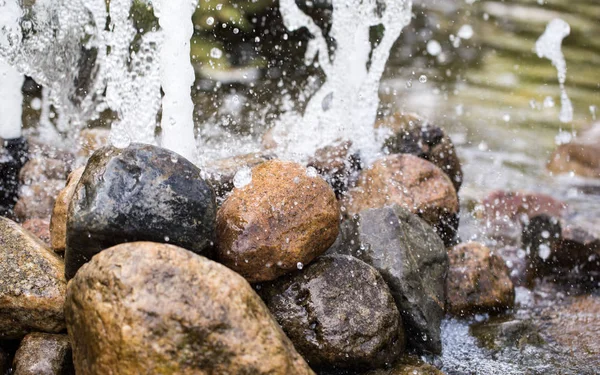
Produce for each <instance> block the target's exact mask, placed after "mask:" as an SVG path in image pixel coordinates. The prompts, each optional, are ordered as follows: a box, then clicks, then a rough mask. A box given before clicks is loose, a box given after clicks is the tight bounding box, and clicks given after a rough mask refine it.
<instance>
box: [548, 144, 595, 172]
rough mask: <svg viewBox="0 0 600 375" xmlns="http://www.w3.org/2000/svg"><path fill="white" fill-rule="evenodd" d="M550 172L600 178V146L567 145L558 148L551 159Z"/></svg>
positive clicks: (549, 163)
mask: <svg viewBox="0 0 600 375" xmlns="http://www.w3.org/2000/svg"><path fill="white" fill-rule="evenodd" d="M548 170H549V171H551V172H554V173H557V174H560V173H571V172H573V173H574V174H576V175H579V176H583V177H592V178H600V144H583V143H567V144H563V145H560V146H558V148H557V149H556V151H554V153H553V154H552V156H551V157H550V161H549V162H548Z"/></svg>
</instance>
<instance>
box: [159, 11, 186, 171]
mask: <svg viewBox="0 0 600 375" xmlns="http://www.w3.org/2000/svg"><path fill="white" fill-rule="evenodd" d="M153 4H154V12H155V15H156V16H157V17H158V22H159V24H160V26H161V28H162V31H163V38H164V40H163V43H162V45H161V50H160V62H161V83H162V89H163V91H164V93H165V95H164V97H163V101H162V110H163V112H162V122H161V127H162V139H161V145H162V146H163V147H165V148H168V149H170V150H173V151H175V152H177V153H179V154H180V155H182V156H184V157H185V158H187V159H188V160H191V161H192V162H193V161H195V160H196V141H195V137H194V118H193V115H194V104H193V102H192V97H191V87H192V85H193V84H194V80H195V74H194V68H193V66H192V63H191V60H190V39H191V38H192V35H193V33H194V24H193V22H192V15H193V14H194V10H195V9H196V1H192V0H159V1H155V2H154V3H153Z"/></svg>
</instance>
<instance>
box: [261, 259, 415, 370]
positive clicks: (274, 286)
mask: <svg viewBox="0 0 600 375" xmlns="http://www.w3.org/2000/svg"><path fill="white" fill-rule="evenodd" d="M261 295H262V296H263V298H264V300H265V302H266V303H267V306H268V307H269V309H270V310H271V313H272V314H273V315H274V316H275V318H276V319H277V321H278V322H279V324H281V326H282V328H283V330H284V331H285V333H286V334H287V335H288V337H289V338H290V339H291V340H292V342H293V343H294V345H295V347H296V348H297V349H298V351H299V352H300V354H302V356H303V357H304V358H305V359H306V360H307V362H308V363H309V364H310V365H311V366H312V367H313V368H351V369H356V368H377V367H381V366H385V365H389V364H391V363H393V362H394V361H395V360H396V358H398V357H399V354H400V353H401V352H402V351H403V349H404V329H403V327H402V319H401V317H400V314H399V312H398V309H397V308H396V306H395V304H394V298H393V297H392V295H391V293H390V291H389V289H388V287H387V285H386V284H385V282H384V281H383V279H382V278H381V275H380V274H379V273H378V272H377V270H375V269H374V268H373V267H371V266H369V265H368V264H366V263H364V262H362V261H361V260H358V259H356V258H354V257H351V256H348V255H330V256H324V257H320V258H318V259H317V260H316V261H315V262H314V263H312V264H311V265H309V266H308V267H306V268H304V269H303V270H302V271H298V272H296V273H295V274H292V275H289V276H285V277H282V278H279V279H277V280H275V281H274V282H272V283H268V284H265V285H261Z"/></svg>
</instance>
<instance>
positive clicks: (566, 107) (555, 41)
mask: <svg viewBox="0 0 600 375" xmlns="http://www.w3.org/2000/svg"><path fill="white" fill-rule="evenodd" d="M570 33H571V27H570V26H569V24H568V23H566V22H565V21H563V20H561V19H559V18H556V19H553V20H552V21H550V23H548V26H546V30H545V31H544V33H543V34H542V36H540V38H539V39H538V40H537V42H536V43H535V51H536V53H537V55H538V57H540V58H546V59H548V60H550V61H551V62H552V65H554V67H555V68H556V70H557V72H558V84H559V85H560V101H561V110H560V115H559V119H560V121H561V122H563V123H567V122H571V121H573V104H572V103H571V100H570V99H569V96H568V95H567V90H566V89H565V81H566V79H567V62H566V61H565V56H564V54H563V53H562V50H561V45H562V41H563V39H564V38H566V37H567V36H568V35H569V34H570Z"/></svg>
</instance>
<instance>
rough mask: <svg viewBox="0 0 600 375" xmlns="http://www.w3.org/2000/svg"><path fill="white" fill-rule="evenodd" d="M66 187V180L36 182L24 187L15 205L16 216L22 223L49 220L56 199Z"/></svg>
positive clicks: (20, 190)
mask: <svg viewBox="0 0 600 375" xmlns="http://www.w3.org/2000/svg"><path fill="white" fill-rule="evenodd" d="M64 186H65V181H64V180H45V181H36V182H33V183H32V184H31V185H22V186H21V188H20V189H19V200H18V201H17V203H16V204H15V209H14V211H15V216H16V217H17V218H18V219H19V220H20V221H25V220H28V219H32V218H41V219H49V218H50V215H51V214H52V207H54V202H55V200H56V197H57V196H58V194H59V193H60V191H61V189H62V188H63V187H64Z"/></svg>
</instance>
